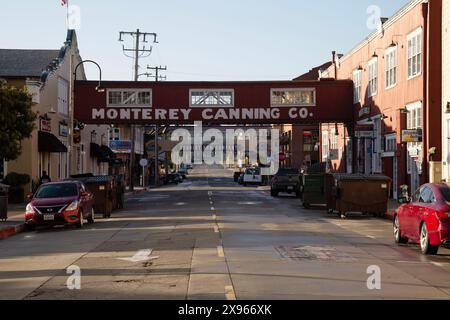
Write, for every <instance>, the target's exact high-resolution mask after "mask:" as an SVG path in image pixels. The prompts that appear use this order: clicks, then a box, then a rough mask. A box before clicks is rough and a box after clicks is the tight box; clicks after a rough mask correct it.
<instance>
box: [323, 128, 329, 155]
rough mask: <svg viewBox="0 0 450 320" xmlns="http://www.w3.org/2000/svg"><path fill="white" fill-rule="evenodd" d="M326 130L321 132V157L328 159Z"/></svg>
mask: <svg viewBox="0 0 450 320" xmlns="http://www.w3.org/2000/svg"><path fill="white" fill-rule="evenodd" d="M328 139H329V137H328V131H323V132H322V159H323V160H325V161H326V160H328V157H329V155H330V141H329V140H328Z"/></svg>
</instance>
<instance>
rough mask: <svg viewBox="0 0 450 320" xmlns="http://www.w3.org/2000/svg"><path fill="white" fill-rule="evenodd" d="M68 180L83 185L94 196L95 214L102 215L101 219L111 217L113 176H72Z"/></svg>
mask: <svg viewBox="0 0 450 320" xmlns="http://www.w3.org/2000/svg"><path fill="white" fill-rule="evenodd" d="M70 180H78V181H81V182H83V183H84V185H85V186H86V188H88V190H89V191H90V192H92V193H93V194H94V198H95V205H94V211H95V213H98V214H102V215H103V218H109V217H111V213H112V211H113V209H114V177H113V176H91V175H83V176H72V177H71V179H70Z"/></svg>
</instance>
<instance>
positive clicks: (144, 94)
mask: <svg viewBox="0 0 450 320" xmlns="http://www.w3.org/2000/svg"><path fill="white" fill-rule="evenodd" d="M128 106H129V107H147V108H148V107H151V106H152V91H151V90H149V89H110V90H108V107H128Z"/></svg>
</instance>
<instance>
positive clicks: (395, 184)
mask: <svg viewBox="0 0 450 320" xmlns="http://www.w3.org/2000/svg"><path fill="white" fill-rule="evenodd" d="M392 161H393V163H392V197H393V198H394V200H397V199H398V159H397V157H394V158H393V159H392Z"/></svg>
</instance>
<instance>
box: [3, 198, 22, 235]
mask: <svg viewBox="0 0 450 320" xmlns="http://www.w3.org/2000/svg"><path fill="white" fill-rule="evenodd" d="M25 206H26V204H11V205H9V206H8V220H6V222H1V221H0V240H2V239H6V238H8V237H10V236H12V235H15V234H17V233H20V232H22V231H24V230H25V223H24V212H25Z"/></svg>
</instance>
